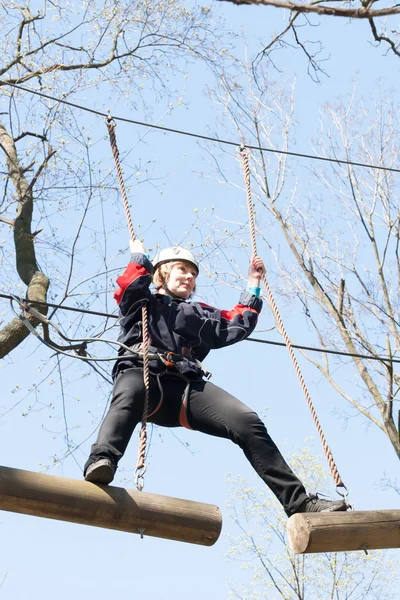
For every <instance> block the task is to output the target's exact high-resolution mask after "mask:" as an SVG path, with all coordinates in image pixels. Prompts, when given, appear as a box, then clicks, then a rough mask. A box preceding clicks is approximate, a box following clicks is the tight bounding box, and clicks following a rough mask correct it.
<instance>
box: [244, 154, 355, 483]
mask: <svg viewBox="0 0 400 600" xmlns="http://www.w3.org/2000/svg"><path fill="white" fill-rule="evenodd" d="M240 154H241V156H242V162H243V172H244V182H245V186H246V196H247V210H248V213H249V226H250V235H251V247H252V252H253V256H257V241H256V228H255V223H254V208H253V202H252V199H251V186H250V167H249V155H248V151H247V150H246V149H245V148H244V147H241V148H240ZM261 279H262V281H263V283H264V286H265V290H266V293H267V300H268V303H269V305H270V308H271V310H272V312H273V314H274V317H275V322H276V326H277V329H278V331H279V333H280V334H281V335H282V337H283V339H284V341H285V344H286V347H287V349H288V351H289V354H290V358H291V359H292V362H293V365H294V368H295V371H296V373H297V376H298V378H299V380H300V384H301V387H302V389H303V392H304V395H305V397H306V400H307V404H308V407H309V409H310V411H311V415H312V418H313V420H314V423H315V426H316V428H317V431H318V434H319V437H320V440H321V443H322V447H323V450H324V453H325V456H326V460H327V461H328V465H329V468H330V471H331V474H332V477H333V479H334V482H335V484H336V489H337V488H338V487H343V488H345V489H346V486H345V485H344V483H343V480H342V478H341V477H340V475H339V471H338V468H337V466H336V463H335V461H334V458H333V455H332V452H331V449H330V448H329V446H328V443H327V441H326V438H325V435H324V432H323V431H322V427H321V424H320V422H319V419H318V416H317V413H316V411H315V408H314V405H313V403H312V400H311V396H310V394H309V392H308V389H307V385H306V382H305V381H304V378H303V375H302V373H301V371H300V367H299V364H298V362H297V359H296V356H295V353H294V350H293V347H292V344H291V341H290V339H289V336H288V334H287V333H286V329H285V327H284V325H283V322H282V319H281V316H280V314H279V310H278V307H277V305H276V302H275V300H274V297H273V295H272V292H271V288H270V287H269V284H268V281H267V278H266V276H265V273H262V275H261Z"/></svg>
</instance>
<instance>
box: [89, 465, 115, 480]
mask: <svg viewBox="0 0 400 600" xmlns="http://www.w3.org/2000/svg"><path fill="white" fill-rule="evenodd" d="M113 479H114V472H113V470H112V468H111V467H110V466H108V465H101V466H99V467H97V468H96V469H93V471H91V472H90V473H88V474H87V475H86V476H85V481H89V482H90V483H100V484H102V485H108V484H109V483H111V482H112V480H113Z"/></svg>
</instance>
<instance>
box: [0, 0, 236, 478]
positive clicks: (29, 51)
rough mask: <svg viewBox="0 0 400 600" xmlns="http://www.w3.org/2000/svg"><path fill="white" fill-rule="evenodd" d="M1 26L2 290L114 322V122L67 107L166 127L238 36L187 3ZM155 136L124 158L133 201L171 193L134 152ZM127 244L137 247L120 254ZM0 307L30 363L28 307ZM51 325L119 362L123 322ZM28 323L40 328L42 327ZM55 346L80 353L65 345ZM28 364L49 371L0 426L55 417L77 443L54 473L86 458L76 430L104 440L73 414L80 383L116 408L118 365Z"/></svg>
mask: <svg viewBox="0 0 400 600" xmlns="http://www.w3.org/2000/svg"><path fill="white" fill-rule="evenodd" d="M0 26H1V30H2V35H1V41H0V52H1V59H0V155H1V159H2V167H0V170H1V175H0V176H1V180H2V183H3V186H2V188H1V192H0V194H1V195H0V229H1V240H0V265H1V267H0V292H1V293H2V294H4V295H7V294H10V293H11V294H16V295H17V296H26V297H27V298H29V299H30V300H35V301H41V302H46V301H49V302H52V303H54V304H56V305H58V306H61V307H62V306H63V304H64V303H65V304H68V305H70V306H71V305H72V306H74V307H76V308H78V309H92V310H100V311H102V312H115V310H116V309H115V307H114V304H113V303H111V305H109V301H110V298H111V297H112V291H113V289H114V285H115V275H116V272H117V271H118V272H120V271H121V268H122V267H123V266H124V264H125V261H126V258H123V257H122V255H123V254H124V253H125V251H126V249H127V245H128V244H127V242H128V240H127V238H128V233H127V228H126V223H125V220H124V217H123V214H122V211H121V210H120V195H119V190H118V184H117V180H116V177H115V168H114V165H113V162H112V155H111V151H110V149H109V146H108V145H107V144H108V142H107V139H106V136H107V133H106V132H107V130H106V127H105V123H104V118H103V117H101V116H98V115H91V114H88V113H85V112H82V111H79V110H76V109H74V108H73V107H71V106H68V105H66V104H63V102H62V101H69V102H72V103H77V104H81V105H86V106H87V107H89V108H90V107H92V108H96V109H97V110H99V111H100V112H103V113H107V108H108V107H109V106H111V107H112V106H115V105H116V103H117V101H120V102H121V105H122V106H124V107H127V108H128V109H129V110H135V109H136V108H140V110H141V114H142V115H144V116H145V117H149V116H150V115H151V116H153V114H154V113H152V111H153V108H154V107H155V106H156V107H157V108H156V112H155V116H156V117H157V118H162V116H165V114H166V113H167V112H168V111H170V110H172V109H173V107H174V106H177V105H178V104H179V97H180V94H181V93H182V86H184V83H182V82H183V81H184V76H185V74H186V73H187V70H188V69H189V64H190V63H191V62H192V61H196V60H201V61H203V62H205V63H206V64H207V65H208V66H209V67H211V68H213V67H214V65H215V61H220V60H221V51H220V49H221V45H224V49H225V51H226V48H227V45H226V42H227V39H228V37H229V36H225V33H224V30H223V27H222V26H221V24H220V22H219V21H218V20H214V17H213V14H212V11H211V10H210V9H209V8H207V7H200V6H197V7H194V8H193V9H189V8H188V7H186V6H185V5H184V4H182V3H181V2H180V0H172V1H168V2H164V1H163V0H144V1H143V2H134V1H132V0H122V1H121V0H111V1H109V0H107V1H106V0H98V1H96V2H93V1H92V0H84V1H83V2H80V3H73V2H68V3H63V2H58V1H53V0H52V1H49V0H42V2H40V3H33V4H32V3H31V2H29V1H28V0H27V1H26V2H25V1H23V2H22V3H21V2H14V1H11V2H6V3H4V2H3V3H1V6H0ZM178 75H179V78H178ZM177 82H178V83H177ZM176 87H177V88H178V89H177V90H176ZM180 88H181V89H180ZM32 92H36V94H35V93H32ZM40 94H44V95H45V96H50V97H52V98H53V99H49V98H46V97H44V96H41V95H40ZM58 99H59V100H58ZM171 107H172V108H171ZM160 113H161V114H160ZM146 135H147V131H146V130H145V131H144V133H143V134H140V135H139V134H137V135H136V136H135V139H134V140H132V142H131V144H130V146H129V149H128V150H126V151H125V152H124V153H122V154H121V161H122V163H123V166H124V177H125V183H126V186H127V188H128V191H129V189H130V187H131V186H136V185H139V184H142V183H145V182H149V181H151V184H152V185H153V186H157V185H158V182H157V179H156V177H155V175H154V173H153V165H154V161H153V162H148V163H147V164H143V162H142V160H141V158H138V157H137V156H138V153H137V152H134V151H135V149H136V148H137V145H138V144H139V143H140V142H141V140H142V139H143V137H145V136H146ZM104 147H106V148H107V153H106V154H105V152H104ZM121 150H122V148H121ZM134 157H135V158H134ZM158 175H159V174H158ZM135 225H138V224H135ZM140 233H141V232H140V229H138V234H140ZM120 239H123V240H125V242H124V243H123V244H120V245H118V244H119V240H120ZM116 248H117V250H116ZM120 257H121V259H120ZM119 259H120V262H119ZM1 302H2V306H3V307H4V308H3V310H2V313H1V317H0V358H4V361H3V365H8V364H10V363H12V362H13V361H14V360H15V361H18V360H19V359H20V356H21V355H20V354H18V352H17V351H16V349H17V348H20V350H21V352H22V353H24V346H23V345H21V343H22V342H23V341H24V340H25V339H26V338H27V336H28V335H29V330H28V329H27V327H26V326H25V324H24V323H23V322H22V321H21V319H20V318H19V315H20V310H19V308H18V305H17V304H16V303H15V302H13V304H12V307H9V304H8V303H7V301H5V299H4V298H2V299H1ZM8 307H9V308H8ZM36 308H37V310H39V312H42V313H44V314H46V313H47V310H46V308H43V307H40V308H39V307H38V306H36ZM13 310H14V312H15V313H17V314H16V316H15V318H13V317H14V313H13ZM55 313H56V314H55ZM48 316H49V318H51V319H52V321H54V322H55V323H56V324H57V325H58V327H59V330H60V332H61V333H62V334H63V335H65V336H67V337H69V338H87V337H92V338H98V337H101V338H102V340H103V342H102V344H101V345H100V344H96V345H94V346H93V345H92V346H90V354H91V356H93V355H94V356H95V357H110V358H112V357H113V356H115V354H116V347H115V345H112V346H111V345H107V343H106V340H107V339H108V338H110V339H111V340H112V339H113V338H115V337H116V335H117V334H116V332H115V331H114V332H112V333H110V334H109V335H107V332H108V330H109V328H110V327H111V326H112V325H113V324H114V321H113V320H110V319H104V318H101V317H98V318H96V317H90V316H89V315H84V316H83V315H82V314H79V313H70V312H66V311H63V310H62V308H58V309H52V310H50V311H49V313H48ZM28 320H29V321H30V323H31V325H32V326H33V327H34V328H36V327H37V326H38V323H39V321H38V319H37V318H35V316H29V317H28ZM38 331H39V333H41V329H40V327H39V328H38ZM54 336H55V337H54ZM53 337H54V339H56V340H57V341H58V343H59V344H60V345H64V346H66V345H68V344H67V343H66V342H62V341H60V340H59V339H58V336H57V334H55V333H54V334H53ZM39 346H40V344H39ZM78 346H79V344H78ZM35 347H36V349H38V347H37V345H36V344H35ZM92 348H93V350H92ZM28 351H29V350H28ZM35 352H36V351H35ZM25 353H26V351H25ZM49 357H50V360H49ZM26 364H27V369H28V368H30V366H31V365H32V364H37V370H38V371H39V375H38V377H37V380H35V381H33V380H32V381H30V382H27V381H26V379H24V378H22V379H20V378H19V373H18V375H17V377H18V382H17V384H16V385H15V386H14V388H13V390H12V392H13V393H12V394H10V395H8V394H4V395H3V398H2V401H1V406H0V417H1V416H5V415H8V414H9V413H10V411H11V410H13V409H17V408H18V409H20V410H21V413H20V414H22V415H23V416H28V415H30V416H31V415H33V414H34V413H35V412H40V411H42V410H45V411H46V414H47V415H48V416H50V417H51V416H54V420H53V421H52V422H51V423H52V424H51V425H50V421H46V422H45V423H44V424H43V428H44V429H45V431H46V432H48V433H49V435H51V436H52V437H54V438H56V439H61V440H63V442H64V444H63V448H62V450H60V452H58V450H57V452H55V453H54V456H53V457H52V459H51V461H50V462H51V464H52V465H53V464H54V465H58V464H59V462H60V461H62V460H64V458H65V457H67V456H70V455H72V458H73V459H74V460H76V458H75V454H76V450H77V448H79V446H80V444H82V443H83V442H84V441H85V440H82V437H84V435H83V436H82V434H80V437H79V436H77V437H79V441H74V438H75V436H74V435H73V433H72V432H73V431H74V430H75V429H77V428H78V426H79V425H80V421H79V419H80V418H81V419H82V418H83V419H85V423H86V424H87V420H89V427H90V428H91V431H93V429H94V428H95V427H96V426H98V417H99V414H97V413H96V414H92V412H91V410H92V408H90V407H89V408H88V407H87V406H86V410H85V413H84V414H83V415H82V416H81V417H78V418H77V417H76V416H75V414H73V411H72V410H69V409H70V407H71V402H75V403H76V402H77V401H78V399H79V394H80V390H79V387H81V386H80V382H81V381H82V380H87V381H88V385H89V388H90V389H92V390H95V391H96V396H98V397H99V398H102V399H103V400H104V401H103V402H102V403H101V404H100V408H99V410H98V412H99V413H100V414H101V412H103V410H104V406H105V405H106V400H107V399H108V396H109V391H110V385H106V386H105V385H104V381H106V382H108V384H109V383H111V378H110V368H107V367H108V366H110V367H111V366H112V362H109V363H105V362H97V363H95V362H86V363H83V362H78V361H76V360H75V361H69V360H68V359H67V358H66V357H64V356H61V355H60V356H56V357H54V353H53V354H50V352H49V351H48V350H47V349H46V354H45V357H44V358H43V356H42V357H41V358H40V350H39V352H36V356H35V360H34V361H29V363H26ZM72 365H73V366H72ZM44 383H46V386H47V385H51V386H53V385H54V386H55V388H56V389H57V392H56V389H54V391H53V394H52V395H53V399H52V400H51V401H50V402H43V401H42V399H41V394H40V391H41V389H42V388H43V384H44ZM81 389H82V388H81ZM57 393H58V397H57V396H55V394H57ZM42 396H43V394H42ZM71 398H72V399H73V400H71ZM55 407H56V408H55ZM54 413H55V414H56V415H57V416H56V417H55V414H54ZM72 415H73V416H72ZM54 423H57V425H54ZM78 455H79V453H78ZM45 466H46V467H47V466H48V465H45ZM42 468H43V465H42Z"/></svg>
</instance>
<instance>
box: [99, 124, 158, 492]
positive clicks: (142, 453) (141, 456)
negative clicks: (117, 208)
mask: <svg viewBox="0 0 400 600" xmlns="http://www.w3.org/2000/svg"><path fill="white" fill-rule="evenodd" d="M106 125H107V129H108V135H109V137H110V145H111V150H112V153H113V156H114V162H115V166H116V169H117V176H118V182H119V187H120V190H121V195H122V200H123V202H124V207H125V214H126V220H127V222H128V228H129V233H130V236H131V240H132V241H133V242H134V241H135V240H136V233H135V230H134V228H133V223H132V218H131V213H130V209H129V201H128V196H127V194H126V189H125V184H124V178H123V175H122V168H121V163H120V160H119V151H118V146H117V138H116V135H115V128H116V124H115V121H114V120H113V119H112V118H111V116H108V117H107V118H106ZM142 353H143V359H142V360H143V382H144V389H145V394H144V405H143V414H142V426H141V429H140V434H139V449H138V459H137V464H136V469H135V484H136V487H137V489H138V491H142V490H143V486H144V474H145V472H146V469H147V466H146V447H147V427H146V421H147V416H148V411H149V387H150V376H149V330H148V314H147V305H146V304H143V306H142Z"/></svg>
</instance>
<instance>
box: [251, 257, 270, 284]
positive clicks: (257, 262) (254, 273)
mask: <svg viewBox="0 0 400 600" xmlns="http://www.w3.org/2000/svg"><path fill="white" fill-rule="evenodd" d="M265 272H266V269H265V265H264V261H263V259H262V258H260V257H259V256H252V257H251V260H250V265H249V277H252V278H254V279H258V280H260V279H261V275H264V274H265Z"/></svg>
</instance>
